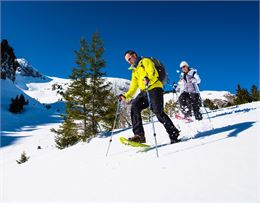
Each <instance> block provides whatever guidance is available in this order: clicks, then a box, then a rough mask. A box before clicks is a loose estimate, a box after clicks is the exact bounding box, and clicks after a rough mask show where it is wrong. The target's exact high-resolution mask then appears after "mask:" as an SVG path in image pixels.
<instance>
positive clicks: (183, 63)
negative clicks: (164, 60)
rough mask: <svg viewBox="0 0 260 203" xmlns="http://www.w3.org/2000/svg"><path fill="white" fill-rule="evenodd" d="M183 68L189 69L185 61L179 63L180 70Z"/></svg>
mask: <svg viewBox="0 0 260 203" xmlns="http://www.w3.org/2000/svg"><path fill="white" fill-rule="evenodd" d="M183 66H187V67H189V64H188V63H187V62H186V61H182V62H181V63H180V68H182V67H183Z"/></svg>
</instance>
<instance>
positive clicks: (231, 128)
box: [146, 122, 255, 153]
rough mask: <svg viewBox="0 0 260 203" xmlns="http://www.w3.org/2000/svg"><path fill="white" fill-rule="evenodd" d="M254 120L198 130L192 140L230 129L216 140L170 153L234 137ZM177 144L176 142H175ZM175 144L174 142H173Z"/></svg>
mask: <svg viewBox="0 0 260 203" xmlns="http://www.w3.org/2000/svg"><path fill="white" fill-rule="evenodd" d="M254 123H255V122H244V123H237V124H234V125H229V126H225V127H221V128H216V129H212V130H208V131H204V132H200V133H197V134H196V135H195V137H194V138H192V140H195V139H204V138H206V137H209V136H214V135H216V134H219V133H224V132H228V131H231V132H229V133H228V134H227V136H226V137H224V138H219V139H216V140H213V141H212V140H211V141H208V142H204V143H200V144H197V145H193V146H188V147H186V148H184V149H180V150H176V151H175V152H172V153H176V152H180V151H184V150H189V149H193V148H196V147H199V146H202V145H205V144H210V143H213V142H218V141H221V140H224V139H227V138H231V137H236V136H237V135H238V134H239V133H241V132H243V131H245V130H247V129H249V128H251V127H252V126H253V124H254ZM188 140H190V139H184V140H183V141H181V142H180V143H183V142H185V141H188ZM176 144H178V143H176ZM167 145H169V144H159V145H158V146H157V148H161V147H164V146H167ZM173 145H175V144H173ZM155 148H156V147H155V146H153V147H151V148H149V149H147V150H146V151H150V150H154V149H155Z"/></svg>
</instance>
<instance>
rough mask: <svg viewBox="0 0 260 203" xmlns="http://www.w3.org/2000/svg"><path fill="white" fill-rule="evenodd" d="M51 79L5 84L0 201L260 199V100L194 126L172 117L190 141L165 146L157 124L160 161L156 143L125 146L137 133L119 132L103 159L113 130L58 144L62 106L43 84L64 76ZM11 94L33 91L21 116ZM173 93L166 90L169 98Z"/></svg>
mask: <svg viewBox="0 0 260 203" xmlns="http://www.w3.org/2000/svg"><path fill="white" fill-rule="evenodd" d="M48 80H49V81H47V82H45V84H44V83H43V82H35V81H34V82H31V83H30V85H27V84H29V82H26V84H25V83H24V84H25V85H24V86H23V88H21V86H22V85H21V86H15V87H13V86H14V84H11V83H7V82H4V83H3V82H2V81H1V92H2V96H1V124H2V132H1V141H2V147H1V155H0V156H1V157H0V158H1V159H0V160H1V162H0V170H1V172H0V184H1V185H0V187H1V188H0V202H1V203H2V202H3V203H7V202H33V203H40V202H41V203H42V202H44V203H47V202H48V203H49V202H71V203H74V202H117V203H119V202H153V203H154V202H156V203H157V202H158V203H159V202H160V203H161V202H162V203H163V202H183V203H184V202H185V203H187V202H214V203H215V202H221V203H227V202H232V203H236V202H243V203H249V202H250V203H253V202H254V203H257V202H259V201H260V196H259V191H260V187H259V186H260V185H259V169H260V168H259V160H260V159H259V158H260V157H259V147H260V141H259V135H260V133H259V132H260V125H259V115H260V102H254V103H249V104H244V105H240V106H236V107H229V108H225V109H218V110H214V111H212V112H210V113H209V116H210V118H211V119H210V121H209V120H208V119H207V115H206V114H205V113H204V114H203V117H204V119H203V120H202V121H194V122H192V123H185V122H184V121H181V120H176V119H175V118H172V121H173V122H174V124H175V125H176V126H177V127H178V128H180V130H181V135H180V137H182V138H192V139H189V140H187V141H184V142H181V143H177V144H173V145H167V143H169V139H168V136H167V133H166V132H165V130H164V128H163V126H162V125H161V124H160V123H159V122H157V121H156V122H155V129H156V135H157V141H158V151H159V158H157V157H156V150H155V148H151V149H150V150H149V151H147V152H138V149H136V148H132V147H128V146H124V145H122V144H121V143H120V142H119V137H121V136H125V137H130V136H132V132H131V129H118V130H116V132H115V134H114V136H113V141H112V142H111V145H110V150H109V153H108V156H107V157H106V151H107V147H108V144H109V139H110V137H109V135H110V134H107V136H108V137H106V136H101V135H100V136H98V137H97V138H94V139H93V140H92V141H91V142H90V143H79V144H77V145H75V146H73V147H69V148H66V149H64V150H58V149H57V148H55V143H54V134H53V133H52V132H50V129H51V128H57V127H58V126H59V124H60V122H61V121H60V120H59V118H58V113H60V112H61V111H63V109H62V108H63V104H62V103H61V102H57V99H58V98H56V99H53V97H54V96H53V95H50V94H48V93H46V91H49V89H48V88H50V86H44V85H46V84H47V83H49V82H52V81H53V80H59V79H57V78H50V77H49V79H48ZM21 81H22V80H20V84H21ZM18 82H19V81H18ZM64 82H65V81H64ZM34 83H35V84H34ZM40 84H42V85H40ZM25 87H27V89H26V88H25ZM6 89H9V91H7V90H6ZM44 89H45V91H43V90H44ZM39 91H43V92H42V94H39ZM8 92H9V93H8ZM12 92H14V93H13V94H19V93H21V92H26V93H27V95H30V96H27V95H26V99H29V104H31V105H28V106H26V107H25V112H23V113H22V114H17V115H13V114H11V113H9V112H8V110H7V109H6V108H8V106H7V105H8V103H9V99H10V98H9V99H8V98H7V96H6V95H9V96H12V95H13V94H12ZM3 93H4V94H3ZM48 95H49V99H47V98H48ZM171 96H172V95H165V100H167V97H171ZM36 98H37V99H36ZM44 98H45V99H46V100H44ZM51 99H53V100H51ZM37 100H38V101H37ZM45 102H46V103H52V104H51V106H52V107H51V109H46V108H45V107H44V106H43V105H42V104H41V103H45ZM53 102H55V103H53ZM33 104H34V105H33ZM58 109H59V111H58ZM144 127H145V132H146V139H147V143H148V144H150V145H154V137H153V131H152V125H151V124H150V123H146V124H145V125H144ZM39 146H40V148H41V149H38V147H39ZM23 151H24V152H26V154H27V155H28V156H29V157H30V158H29V160H28V162H26V163H23V164H20V165H19V164H17V163H16V160H18V159H19V158H20V156H21V153H22V152H23Z"/></svg>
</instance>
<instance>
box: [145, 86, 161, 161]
mask: <svg viewBox="0 0 260 203" xmlns="http://www.w3.org/2000/svg"><path fill="white" fill-rule="evenodd" d="M146 92H147V98H148V103H149V108H150V114H152V108H151V106H152V105H151V100H150V94H149V91H148V84H147V85H146ZM151 120H152V126H153V135H154V141H155V147H156V156H157V158H158V157H159V153H158V148H157V139H156V133H155V127H154V121H153V115H151Z"/></svg>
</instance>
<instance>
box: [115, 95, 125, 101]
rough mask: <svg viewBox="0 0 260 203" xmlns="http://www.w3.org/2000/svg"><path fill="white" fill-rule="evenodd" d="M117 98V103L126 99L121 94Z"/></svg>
mask: <svg viewBox="0 0 260 203" xmlns="http://www.w3.org/2000/svg"><path fill="white" fill-rule="evenodd" d="M117 98H118V100H119V101H122V100H126V97H125V96H124V95H122V94H120V95H118V96H117Z"/></svg>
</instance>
